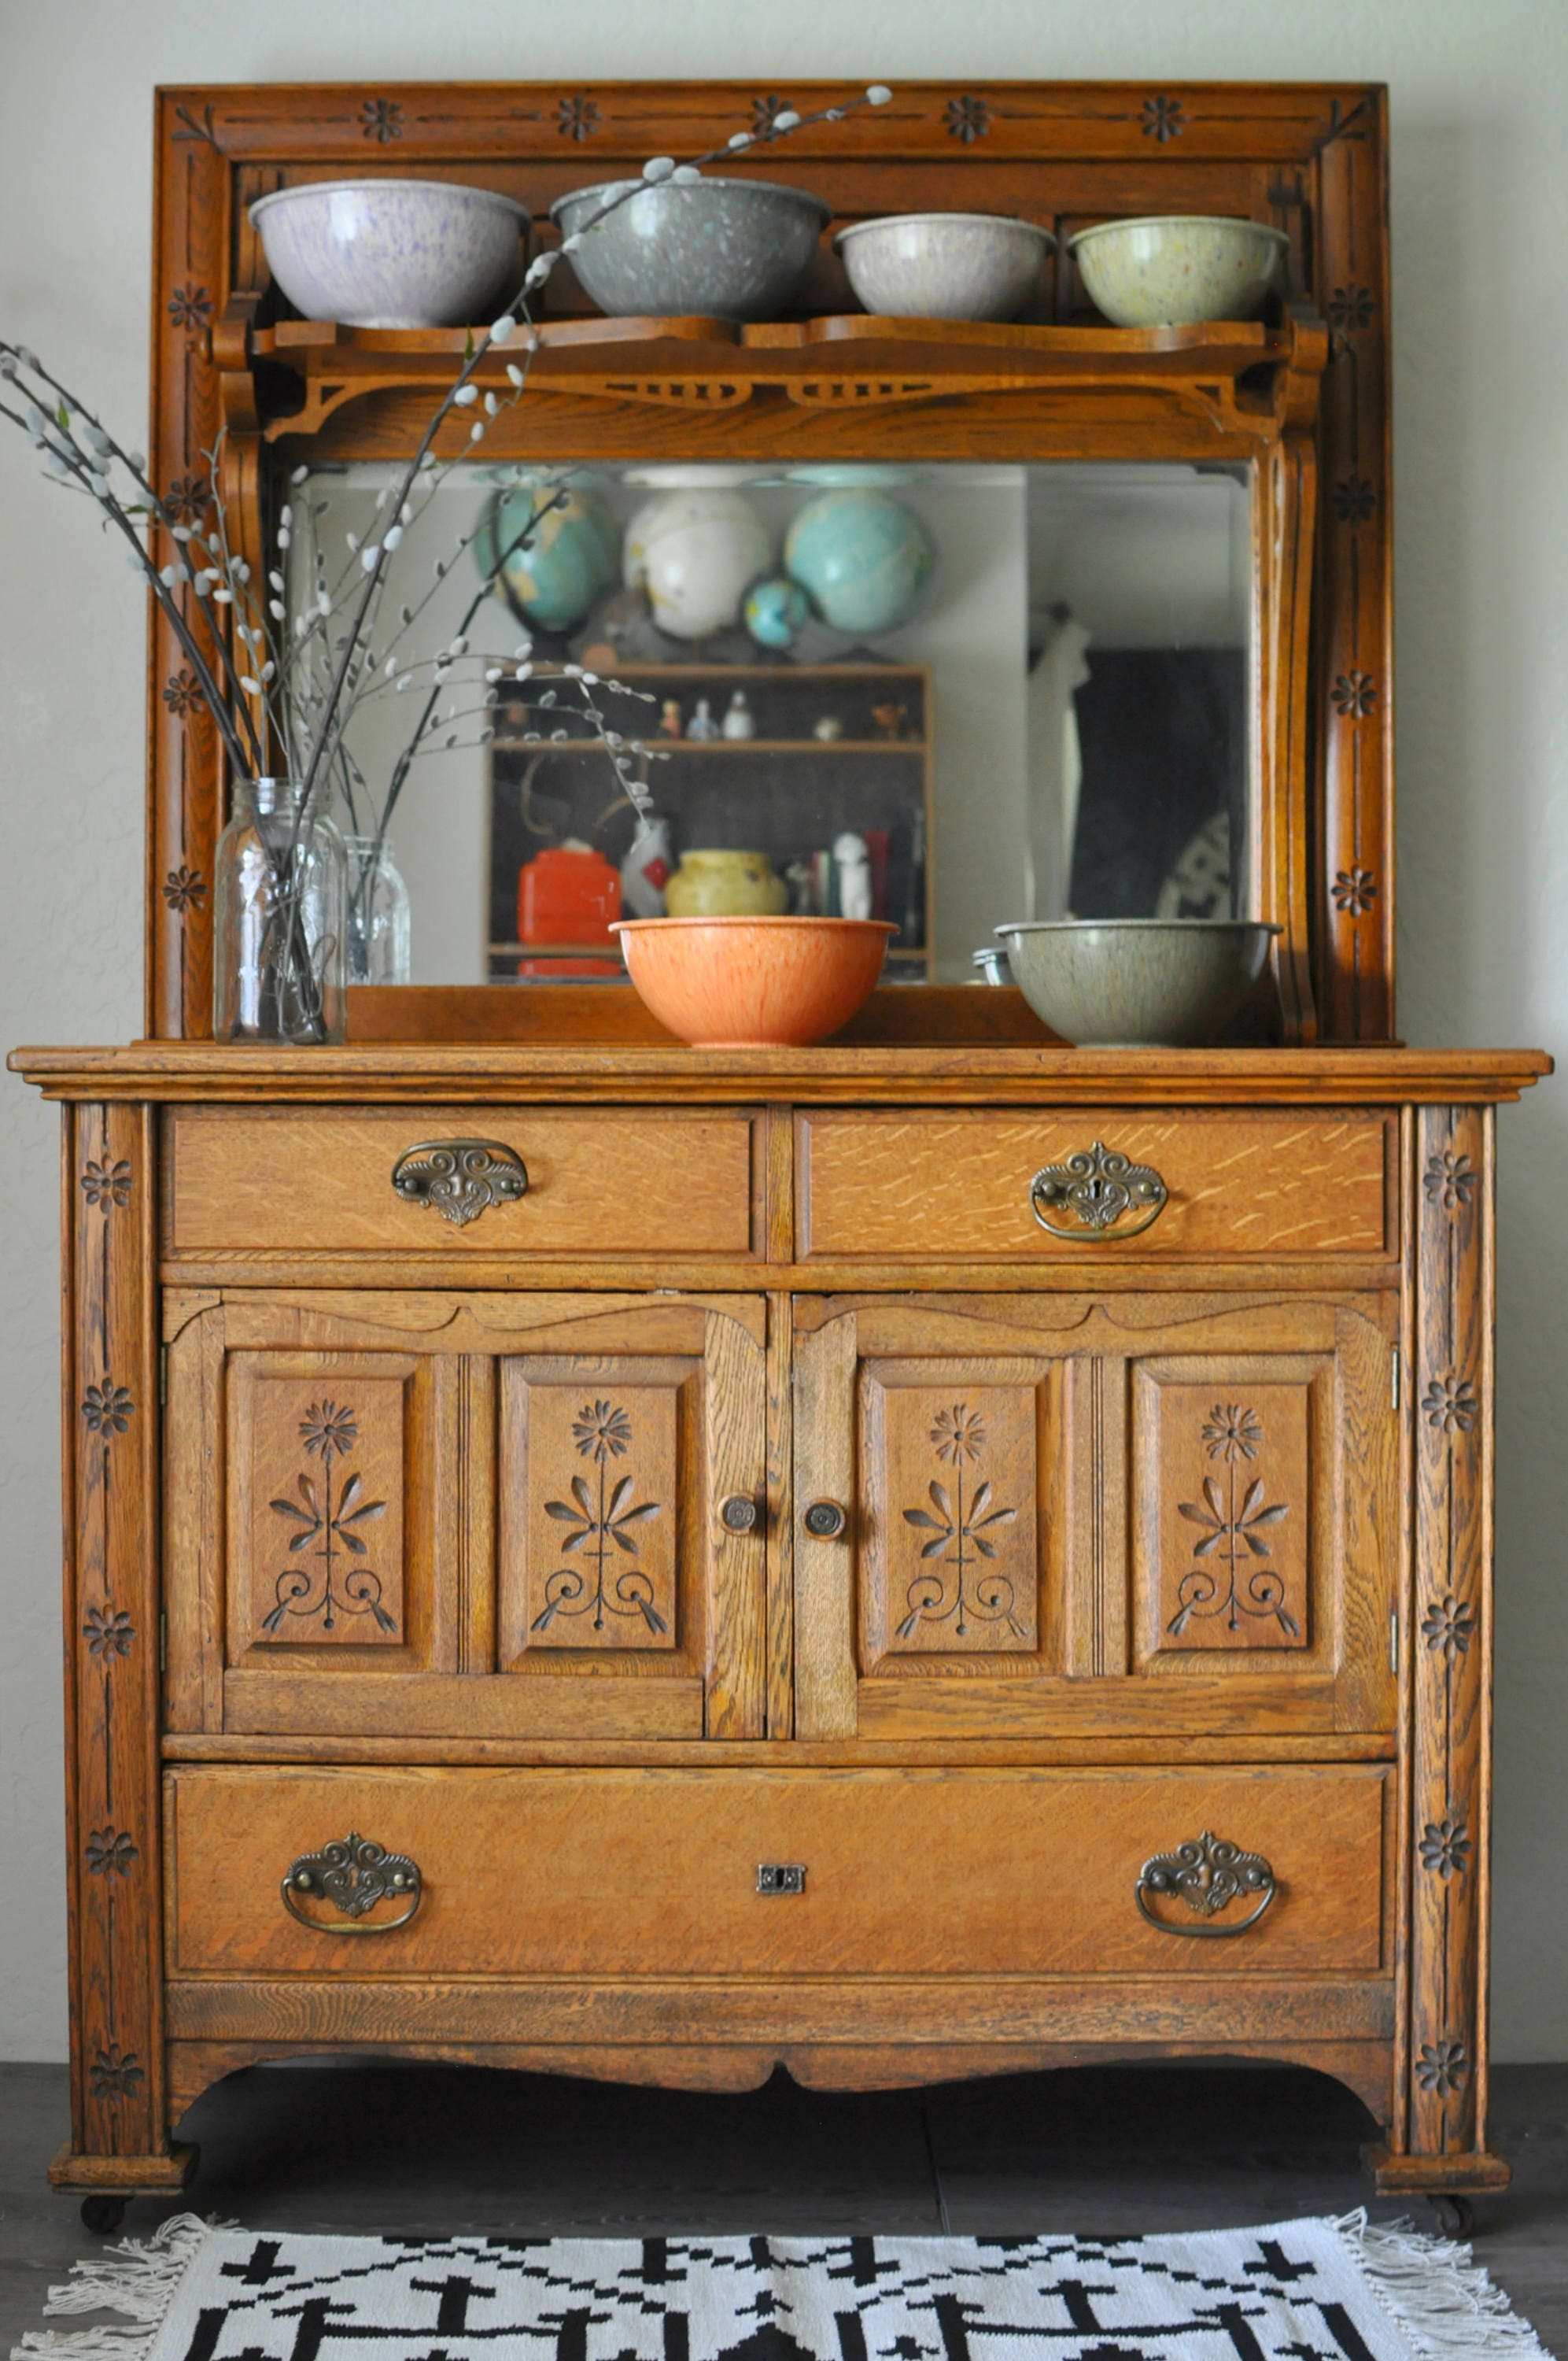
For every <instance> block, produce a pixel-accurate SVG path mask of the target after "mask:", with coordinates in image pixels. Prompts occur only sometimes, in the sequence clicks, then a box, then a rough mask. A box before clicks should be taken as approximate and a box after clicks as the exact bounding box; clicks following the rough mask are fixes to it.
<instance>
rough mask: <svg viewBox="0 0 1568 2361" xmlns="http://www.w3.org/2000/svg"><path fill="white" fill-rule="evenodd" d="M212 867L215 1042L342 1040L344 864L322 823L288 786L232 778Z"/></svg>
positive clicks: (338, 844) (339, 843) (337, 842)
mask: <svg viewBox="0 0 1568 2361" xmlns="http://www.w3.org/2000/svg"><path fill="white" fill-rule="evenodd" d="M215 869H216V882H215V891H214V934H213V1031H214V1037H215V1038H216V1039H218V1040H220V1041H258V1042H272V1041H282V1042H297V1043H300V1044H301V1045H306V1044H313V1043H317V1042H323V1041H341V1040H342V1039H343V1037H344V1028H345V1016H346V1006H345V995H344V986H345V969H346V964H347V954H346V936H347V917H348V888H347V869H348V864H347V859H346V856H345V852H344V847H343V839H342V837H341V836H340V835H339V834H338V832H337V830H336V829H335V828H334V826H333V824H332V822H331V820H330V819H328V818H326V816H325V814H324V812H322V811H319V810H318V809H317V808H316V805H315V800H314V798H313V799H312V802H311V805H310V806H309V807H307V806H306V804H305V800H304V791H303V789H302V787H301V786H300V785H299V784H298V783H297V782H296V781H295V780H292V779H241V780H238V781H236V785H235V789H234V799H233V810H232V817H231V818H230V820H229V824H228V826H227V828H225V830H224V832H223V835H222V836H221V837H220V838H219V840H218V849H217V855H216V860H215Z"/></svg>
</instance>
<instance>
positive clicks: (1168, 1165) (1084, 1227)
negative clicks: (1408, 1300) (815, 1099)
mask: <svg viewBox="0 0 1568 2361" xmlns="http://www.w3.org/2000/svg"><path fill="white" fill-rule="evenodd" d="M1097 1143H1102V1144H1103V1146H1104V1147H1105V1148H1107V1149H1108V1150H1110V1151H1111V1152H1112V1153H1113V1154H1114V1155H1117V1156H1124V1157H1126V1158H1127V1159H1129V1161H1130V1162H1131V1163H1133V1164H1134V1165H1138V1166H1144V1167H1147V1168H1150V1169H1152V1170H1153V1171H1154V1172H1156V1173H1157V1175H1158V1177H1159V1179H1160V1180H1161V1181H1163V1183H1164V1184H1165V1188H1166V1191H1167V1192H1168V1194H1167V1198H1166V1202H1165V1203H1164V1204H1163V1205H1161V1206H1160V1207H1159V1209H1158V1211H1157V1213H1156V1215H1155V1218H1154V1219H1153V1220H1152V1221H1150V1222H1149V1223H1148V1224H1147V1226H1146V1227H1144V1228H1141V1229H1139V1230H1137V1231H1134V1230H1133V1228H1132V1225H1133V1224H1134V1223H1135V1222H1136V1221H1137V1220H1138V1218H1139V1208H1138V1206H1137V1205H1136V1204H1134V1205H1133V1206H1132V1207H1129V1208H1128V1210H1127V1211H1126V1212H1125V1213H1123V1214H1122V1215H1121V1216H1120V1217H1119V1218H1118V1219H1117V1220H1116V1221H1115V1222H1113V1224H1110V1225H1109V1226H1108V1227H1106V1228H1104V1229H1098V1228H1096V1227H1094V1226H1092V1225H1091V1224H1089V1223H1086V1222H1084V1221H1081V1220H1080V1218H1079V1216H1078V1215H1077V1213H1075V1212H1074V1211H1073V1210H1072V1209H1070V1208H1063V1207H1059V1206H1058V1208H1056V1209H1054V1210H1053V1209H1052V1208H1051V1207H1050V1206H1049V1205H1047V1207H1046V1210H1047V1212H1049V1213H1051V1218H1052V1220H1054V1221H1056V1222H1057V1223H1058V1224H1059V1225H1060V1226H1061V1227H1063V1228H1065V1229H1066V1231H1067V1233H1068V1235H1066V1236H1058V1235H1054V1234H1053V1232H1052V1231H1051V1230H1050V1229H1048V1228H1047V1227H1045V1226H1044V1225H1043V1224H1042V1223H1041V1222H1040V1221H1039V1220H1038V1219H1037V1218H1036V1212H1035V1207H1034V1203H1033V1202H1032V1196H1031V1191H1032V1185H1033V1183H1034V1181H1035V1178H1036V1174H1038V1173H1040V1172H1042V1171H1043V1170H1045V1169H1046V1168H1047V1167H1048V1166H1055V1165H1061V1164H1063V1163H1064V1162H1065V1161H1066V1159H1068V1158H1069V1157H1071V1156H1074V1155H1077V1154H1079V1153H1080V1152H1082V1151H1092V1150H1093V1148H1095V1146H1096V1144H1097ZM1397 1143H1398V1119H1397V1117H1396V1116H1395V1115H1392V1114H1391V1113H1387V1112H1385V1111H1384V1110H1382V1109H1373V1110H1371V1111H1370V1112H1362V1111H1360V1110H1356V1111H1351V1112H1346V1113H1344V1114H1325V1113H1324V1112H1323V1111H1322V1110H1321V1108H1317V1107H1314V1108H1311V1109H1310V1110H1302V1111H1301V1112H1300V1113H1296V1112H1293V1111H1288V1110H1260V1111H1258V1112H1253V1111H1251V1110H1236V1111H1232V1110H1229V1109H1224V1110H1219V1111H1216V1112H1215V1113H1212V1114H1210V1113H1208V1112H1195V1113H1192V1114H1181V1115H1145V1114H1140V1113H1138V1112H1137V1111H1136V1110H1131V1111H1129V1110H1127V1109H1124V1108H1123V1109H1119V1108H1115V1107H1108V1108H1104V1109H1100V1110H1096V1109H1094V1108H1088V1109H1085V1110H1082V1111H1077V1110H1074V1111H1072V1112H1070V1113H1067V1114H1054V1113H1050V1112H1042V1113H1040V1114H1038V1115H1008V1114H1003V1113H1001V1112H995V1113H993V1112H992V1111H991V1110H989V1109H981V1110H979V1111H976V1112H973V1113H963V1112H953V1111H950V1110H946V1109H944V1110H943V1111H941V1112H940V1113H938V1112H936V1111H932V1112H930V1113H926V1112H920V1113H916V1114H910V1115H877V1114H870V1113H861V1112H860V1111H856V1112H854V1113H847V1114H823V1115H800V1116H799V1117H798V1118H797V1121H796V1203H797V1206H798V1215H797V1223H798V1227H797V1240H798V1244H797V1252H798V1253H799V1255H800V1256H801V1257H802V1258H803V1259H806V1260H811V1261H816V1262H828V1261H834V1262H840V1261H849V1260H854V1259H855V1258H857V1257H862V1256H864V1257H875V1258H876V1259H877V1260H879V1261H883V1262H889V1261H891V1262H893V1263H895V1264H896V1263H911V1262H943V1263H956V1262H972V1261H976V1260H979V1261H986V1262H1039V1261H1042V1260H1045V1259H1047V1258H1050V1257H1064V1258H1066V1259H1068V1260H1070V1261H1073V1262H1075V1263H1077V1262H1082V1261H1084V1260H1086V1259H1087V1257H1088V1256H1089V1255H1090V1254H1091V1253H1093V1252H1096V1251H1098V1250H1101V1249H1103V1250H1104V1251H1106V1252H1108V1253H1113V1254H1117V1255H1125V1256H1129V1257H1131V1256H1136V1257H1138V1258H1140V1259H1142V1258H1144V1257H1147V1258H1149V1259H1150V1260H1153V1261H1172V1260H1177V1259H1184V1260H1190V1259H1195V1258H1200V1257H1214V1256H1221V1257H1231V1256H1247V1257H1256V1258H1258V1259H1259V1260H1266V1261H1278V1260H1279V1259H1281V1258H1283V1257H1321V1256H1344V1257H1352V1256H1354V1257H1377V1258H1382V1257H1387V1256H1392V1255H1394V1254H1395V1253H1396V1252H1397V1251H1398V1185H1397V1166H1396V1148H1397Z"/></svg>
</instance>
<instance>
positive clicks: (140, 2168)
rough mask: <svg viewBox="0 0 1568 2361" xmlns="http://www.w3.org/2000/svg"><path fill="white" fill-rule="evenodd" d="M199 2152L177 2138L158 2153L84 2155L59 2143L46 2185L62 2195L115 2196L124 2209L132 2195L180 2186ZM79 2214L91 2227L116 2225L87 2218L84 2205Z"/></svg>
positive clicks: (166, 2191)
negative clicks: (144, 2154) (145, 2154)
mask: <svg viewBox="0 0 1568 2361" xmlns="http://www.w3.org/2000/svg"><path fill="white" fill-rule="evenodd" d="M198 2153H199V2151H198V2150H197V2149H196V2148H194V2147H189V2146H187V2145H183V2144H181V2143H178V2142H177V2143H175V2144H174V2145H173V2146H171V2147H167V2148H165V2149H164V2150H163V2151H162V2153H161V2154H159V2155H157V2156H86V2155H82V2154H81V2153H80V2152H79V2151H77V2150H76V2149H73V2148H71V2147H62V2148H61V2149H60V2154H59V2155H58V2156H57V2157H56V2158H55V2159H54V2162H53V2163H52V2164H51V2165H50V2166H49V2187H50V2188H51V2189H58V2190H59V2191H60V2192H61V2194H62V2195H64V2196H67V2197H82V2198H85V2199H87V2200H88V2202H93V2200H95V2199H97V2198H117V2199H118V2200H119V2201H120V2204H121V2207H122V2210H123V2208H124V2206H125V2204H126V2201H127V2200H128V2199H130V2198H132V2197H165V2196H167V2195H168V2194H169V2193H170V2191H171V2190H177V2189H183V2188H184V2186H185V2184H186V2182H187V2181H188V2180H190V2178H191V2175H192V2173H193V2172H194V2171H195V2169H196V2158H197V2156H198ZM82 2220H83V2221H84V2222H87V2227H88V2228H89V2229H90V2230H91V2229H93V2228H99V2227H101V2228H105V2229H111V2230H112V2229H113V2228H114V2227H115V2224H114V2223H113V2222H106V2223H104V2224H95V2223H93V2222H88V2221H87V2212H86V2207H85V2206H84V2207H83V2208H82Z"/></svg>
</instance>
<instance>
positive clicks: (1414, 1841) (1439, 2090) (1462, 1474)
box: [1379, 1107, 1507, 2189]
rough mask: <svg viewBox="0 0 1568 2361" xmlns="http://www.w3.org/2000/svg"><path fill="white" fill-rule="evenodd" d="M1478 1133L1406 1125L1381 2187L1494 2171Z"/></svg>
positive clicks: (1486, 1353)
mask: <svg viewBox="0 0 1568 2361" xmlns="http://www.w3.org/2000/svg"><path fill="white" fill-rule="evenodd" d="M1492 1148H1493V1118H1492V1115H1491V1112H1490V1110H1489V1109H1485V1108H1479V1107H1429V1108H1423V1109H1422V1110H1421V1113H1420V1117H1419V1120H1418V1123H1417V1126H1416V1180H1415V1219H1416V1223H1417V1226H1418V1235H1417V1265H1416V1303H1415V1321H1416V1327H1415V1366H1414V1370H1413V1379H1414V1388H1415V1396H1414V1402H1413V1406H1412V1415H1413V1421H1414V1453H1413V1461H1414V1474H1415V1504H1414V1505H1415V1593H1414V1598H1413V1601H1412V1613H1411V1618H1410V1642H1411V1653H1412V1665H1411V1679H1410V1707H1411V1716H1412V1721H1411V1756H1410V1809H1411V1830H1410V1835H1411V1847H1412V1850H1411V1860H1410V1871H1409V1877H1410V1914H1409V2046H1408V2066H1407V2076H1408V2087H1407V2090H1406V2092H1405V2093H1404V2099H1405V2109H1406V2122H1407V2132H1406V2138H1405V2142H1404V2146H1405V2147H1406V2149H1407V2151H1408V2153H1407V2154H1406V2155H1404V2156H1403V2157H1401V2156H1398V2155H1395V2156H1392V2157H1389V2158H1387V2159H1386V2161H1385V2160H1383V2159H1379V2178H1380V2180H1383V2181H1384V2182H1385V2183H1386V2184H1387V2185H1390V2186H1395V2187H1406V2188H1411V2187H1417V2188H1419V2187H1429V2188H1444V2187H1449V2188H1461V2189H1462V2188H1464V2187H1466V2186H1495V2185H1497V2182H1498V2180H1506V2178H1507V2170H1506V2168H1505V2167H1503V2166H1501V2165H1500V2164H1499V2162H1498V2160H1497V2158H1492V2157H1488V2156H1486V2154H1485V2149H1486V1959H1487V1904H1488V1894H1487V1883H1488V1881H1487V1865H1488V1836H1489V1828H1488V1819H1489V1808H1490V1789H1491V1675H1492V1510H1491V1492H1492V1319H1493V1279H1492V1266H1493V1254H1492Z"/></svg>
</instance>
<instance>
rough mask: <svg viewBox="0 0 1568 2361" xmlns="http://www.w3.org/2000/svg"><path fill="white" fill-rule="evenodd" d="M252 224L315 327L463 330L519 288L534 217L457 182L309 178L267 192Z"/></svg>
mask: <svg viewBox="0 0 1568 2361" xmlns="http://www.w3.org/2000/svg"><path fill="white" fill-rule="evenodd" d="M250 218H251V220H252V221H253V222H254V223H255V225H256V227H257V229H258V231H259V233H260V236H261V244H262V247H263V249H264V250H265V252H266V256H267V263H268V268H269V270H270V271H271V273H272V276H273V278H274V279H275V280H277V281H278V284H279V286H280V288H281V289H282V290H283V292H284V294H285V295H286V296H287V297H288V298H289V301H290V302H291V303H292V304H293V305H294V306H295V308H296V310H298V311H300V312H302V313H303V314H304V316H305V318H306V319H307V320H341V321H342V322H343V323H344V324H345V327H350V328H460V327H466V326H468V325H469V324H471V323H473V322H474V321H477V320H482V321H488V319H489V317H490V315H491V313H492V312H493V311H494V310H495V308H496V306H497V305H498V304H499V303H501V302H504V301H505V300H506V298H507V297H508V296H509V295H511V294H513V293H515V291H516V290H517V288H518V287H519V286H520V285H521V280H522V242H523V240H524V239H525V238H526V237H527V235H528V230H529V224H530V219H531V216H530V214H528V212H527V210H526V209H525V207H523V206H522V205H520V204H517V203H514V202H513V200H512V199H511V198H510V197H501V196H497V195H496V194H495V192H494V191H493V190H490V189H470V188H467V187H466V186H465V185H464V184H463V183H462V182H460V181H304V182H302V183H301V185H300V186H299V187H298V188H293V189H277V190H275V191H274V192H273V193H272V194H271V195H270V196H269V197H258V198H257V200H256V203H254V204H253V205H252V206H251V208H250Z"/></svg>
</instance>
